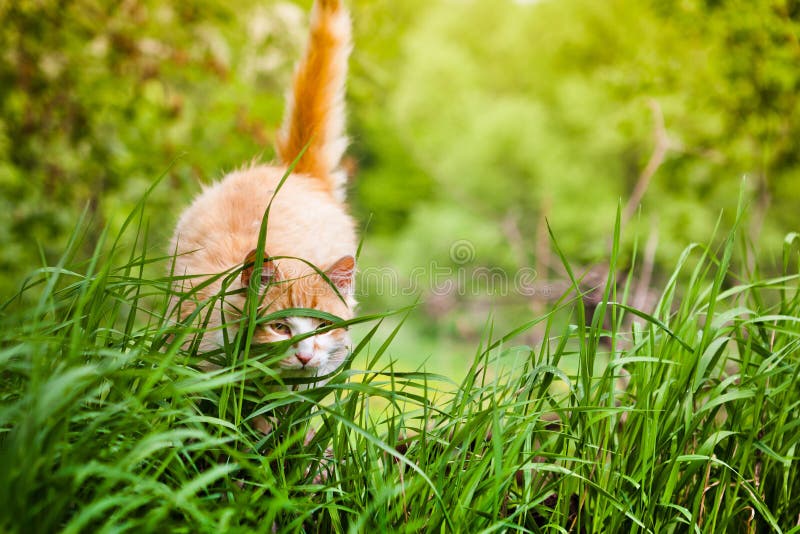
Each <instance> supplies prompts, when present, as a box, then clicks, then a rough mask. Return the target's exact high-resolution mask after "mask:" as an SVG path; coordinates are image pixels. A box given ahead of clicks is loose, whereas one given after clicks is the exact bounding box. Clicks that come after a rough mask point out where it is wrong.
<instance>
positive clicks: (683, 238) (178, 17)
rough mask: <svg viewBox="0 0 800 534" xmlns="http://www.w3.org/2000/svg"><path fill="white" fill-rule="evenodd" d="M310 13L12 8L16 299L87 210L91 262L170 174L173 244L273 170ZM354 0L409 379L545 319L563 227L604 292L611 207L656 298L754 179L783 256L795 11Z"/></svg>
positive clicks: (561, 0) (160, 241)
mask: <svg viewBox="0 0 800 534" xmlns="http://www.w3.org/2000/svg"><path fill="white" fill-rule="evenodd" d="M310 4H311V2H310V1H297V2H294V1H288V0H259V1H255V0H237V1H236V2H229V1H224V0H123V1H121V2H116V1H115V2H111V1H102V0H0V266H1V267H2V272H3V277H2V280H0V295H2V296H3V298H4V299H5V298H6V297H7V296H10V295H12V294H13V292H14V291H15V290H16V289H17V288H18V287H19V286H20V284H21V282H22V280H23V278H24V276H25V274H26V273H28V272H30V271H31V270H33V269H35V268H37V267H40V266H42V265H43V264H45V263H52V262H55V261H57V259H58V257H59V256H60V255H61V253H62V251H63V250H64V247H65V243H66V241H67V239H68V236H69V235H70V234H71V233H72V232H73V230H74V228H75V225H76V222H77V221H78V219H79V216H80V214H81V212H82V211H83V210H87V211H88V214H89V215H90V216H91V219H92V225H91V228H92V230H90V235H89V236H88V239H87V240H86V247H87V253H88V250H90V249H91V245H92V243H93V242H94V241H96V239H97V236H98V235H99V232H100V231H101V229H102V228H104V227H109V228H110V230H111V232H112V235H113V232H114V231H115V230H117V229H119V227H120V225H121V223H122V221H123V220H124V218H125V216H127V214H128V213H129V212H130V211H131V209H132V208H133V207H134V205H135V204H136V202H137V201H139V199H140V198H141V197H142V195H143V193H144V192H145V190H146V189H147V188H148V187H149V186H150V185H151V184H153V183H154V182H155V181H156V180H157V179H158V178H159V176H162V175H164V180H163V181H162V182H161V183H160V184H159V185H158V186H157V187H156V189H155V190H154V192H153V194H152V196H151V199H150V201H149V204H148V207H147V214H148V217H149V220H150V228H149V242H150V243H152V250H153V255H154V256H157V255H159V254H164V253H166V252H167V251H166V247H167V242H168V239H169V236H170V233H171V228H172V226H173V224H174V222H175V220H176V217H177V215H178V214H179V213H180V211H181V209H182V208H183V207H185V206H186V205H187V204H188V203H189V201H190V200H191V198H192V196H193V195H194V194H195V193H196V192H198V191H199V189H200V187H201V185H202V184H205V183H209V182H211V181H213V180H215V179H218V178H221V177H222V176H223V175H224V173H225V172H227V171H230V170H232V169H235V168H237V167H239V166H241V165H242V164H243V163H244V162H248V161H250V160H252V159H253V158H254V157H259V158H261V159H262V160H264V161H269V160H270V159H271V158H272V156H273V151H272V147H271V145H272V141H273V136H274V133H275V130H276V128H277V126H278V125H279V123H280V120H281V115H282V110H283V95H284V91H285V89H286V88H287V87H288V84H289V80H290V76H291V70H292V65H293V64H294V62H295V61H296V60H297V58H298V57H299V56H300V54H301V51H302V48H303V46H304V43H305V39H306V25H307V12H308V9H309V7H310ZM348 4H349V5H350V6H351V9H352V12H353V19H354V28H355V50H354V53H353V56H352V60H351V74H350V78H349V86H348V106H349V132H350V135H351V139H352V143H351V147H350V150H349V152H348V156H347V158H346V161H345V165H346V168H347V169H348V171H349V172H350V174H351V193H350V199H351V200H350V201H351V205H352V210H353V212H354V214H355V215H356V216H357V218H358V220H359V221H360V222H361V224H362V228H363V231H362V234H363V248H362V253H361V257H360V268H361V271H362V272H361V276H362V280H361V283H360V290H359V292H360V294H359V298H360V300H361V302H362V308H361V311H363V312H374V311H385V310H391V309H397V308H400V307H402V306H404V305H408V304H413V303H415V302H416V303H418V305H417V308H416V309H415V310H414V311H413V312H412V313H411V315H410V316H409V318H408V320H407V321H406V324H405V326H404V327H403V329H402V330H401V333H400V335H399V339H398V340H397V342H396V343H395V344H394V345H393V349H392V354H391V355H392V357H393V358H395V359H396V360H397V361H398V365H399V367H400V368H403V369H414V368H416V367H418V366H420V365H425V367H426V368H427V369H428V370H432V371H440V372H446V373H450V374H459V373H461V372H463V370H464V368H465V366H466V365H467V363H468V362H470V361H471V359H472V356H473V355H474V352H475V349H476V347H477V346H478V344H479V343H480V340H481V339H484V338H485V336H486V335H487V329H489V328H493V329H494V331H495V332H504V331H506V330H508V329H510V328H513V327H514V326H518V325H520V324H522V323H524V322H525V321H528V320H530V319H532V318H534V317H537V316H540V315H542V314H543V313H545V312H546V310H547V309H548V308H549V307H550V306H551V305H552V304H553V302H554V301H555V300H556V299H557V298H558V297H559V296H560V295H561V294H562V293H563V292H564V291H565V290H566V288H567V285H566V282H565V280H566V277H565V271H564V269H563V267H562V266H561V262H560V259H559V256H558V255H557V254H556V252H555V251H554V248H553V246H552V242H551V239H550V236H549V234H548V228H547V224H546V222H545V221H548V222H549V225H550V227H551V228H552V232H553V234H554V236H555V239H556V242H557V243H558V246H559V247H560V248H561V250H562V251H563V253H564V255H565V256H566V257H567V258H568V259H569V261H570V263H571V264H572V265H573V268H574V269H575V271H576V273H577V274H578V275H585V276H586V281H587V283H589V285H591V281H592V279H593V277H595V278H597V277H600V278H602V276H603V270H602V266H603V264H604V262H607V259H608V256H609V246H610V245H609V243H610V240H611V237H612V235H613V229H614V221H615V217H616V213H617V211H618V210H619V211H620V213H621V217H622V220H623V223H624V224H623V226H624V231H623V236H622V245H623V247H622V255H621V257H622V260H621V267H622V268H623V270H624V269H625V268H626V267H627V266H629V265H631V264H632V263H634V261H635V262H636V263H637V265H640V267H639V268H638V269H637V271H636V275H635V280H633V281H632V287H633V288H634V289H635V291H634V298H635V299H636V303H638V304H639V305H641V306H643V307H646V306H647V305H648V302H650V301H651V300H652V299H653V298H654V297H653V295H654V294H657V293H658V291H659V290H658V289H657V288H659V287H660V286H661V287H663V283H664V281H665V280H666V278H667V277H668V276H669V274H670V273H671V271H672V269H673V268H674V266H675V264H676V262H677V260H678V258H679V256H680V254H681V252H682V250H683V249H684V248H685V247H687V246H688V245H689V244H690V243H692V242H700V243H709V242H712V243H713V242H714V240H720V239H721V238H722V237H724V234H725V232H726V231H727V230H728V229H730V227H731V224H732V221H733V219H734V217H735V213H736V205H737V202H738V199H739V196H740V193H743V194H744V195H745V196H746V198H747V199H748V203H749V215H748V217H747V219H746V221H745V223H746V227H745V228H744V230H745V232H744V234H745V235H747V236H749V238H750V240H751V242H752V247H753V248H754V250H755V251H756V252H757V254H758V256H759V260H760V261H761V262H762V265H763V266H765V268H766V269H767V270H769V269H770V265H776V264H777V261H778V260H777V258H778V253H779V250H780V246H781V243H782V240H783V237H784V235H785V234H786V233H787V232H789V231H796V230H800V210H799V209H798V207H800V166H799V165H798V159H799V158H800V150H799V148H800V147H799V146H798V144H799V143H800V141H799V140H800V120H798V119H800V106H798V102H797V95H798V93H799V92H800V69H798V65H800V42H799V41H798V38H799V37H800V1H796V0H604V1H597V0H539V1H534V0H527V1H522V0H518V1H512V0H403V1H402V2H398V1H396V0H350V1H349V2H348ZM717 225H719V227H720V229H721V231H717V232H716V233H715V227H717ZM162 265H165V264H162ZM597 266H600V268H598V267H597ZM160 269H161V266H159V267H157V268H156V269H155V270H154V274H153V275H154V276H158V275H161V274H163V272H162V271H161V270H160ZM164 269H165V267H164ZM565 320H566V318H565ZM537 335H541V332H536V330H535V329H534V330H533V331H531V332H530V333H529V334H527V336H528V337H529V338H530V342H531V343H535V342H536V336H537Z"/></svg>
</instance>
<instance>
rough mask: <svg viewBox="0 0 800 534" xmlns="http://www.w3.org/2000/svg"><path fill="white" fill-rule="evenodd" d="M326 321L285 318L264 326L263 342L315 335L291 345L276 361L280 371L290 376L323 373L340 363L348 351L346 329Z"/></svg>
mask: <svg viewBox="0 0 800 534" xmlns="http://www.w3.org/2000/svg"><path fill="white" fill-rule="evenodd" d="M329 326H331V323H330V322H329V321H325V320H322V319H317V318H313V317H287V318H285V319H280V320H278V321H273V322H270V323H268V324H267V325H266V326H265V327H264V328H263V333H262V336H261V338H262V339H263V340H264V341H268V342H276V341H286V340H287V339H290V338H292V337H297V336H303V335H304V334H309V333H314V332H317V331H319V333H317V334H314V335H312V336H310V337H305V338H303V339H301V340H300V341H298V342H296V343H294V344H292V345H291V347H290V348H289V350H287V351H286V354H285V355H284V358H283V359H282V360H281V361H280V362H279V363H278V366H279V367H280V370H281V371H282V372H283V371H285V373H283V374H287V375H292V376H316V375H324V374H327V373H330V372H332V371H333V370H335V369H336V368H337V367H339V365H341V364H342V362H343V361H344V359H345V358H347V355H348V354H349V353H350V350H351V346H352V344H351V340H350V333H349V332H348V331H347V330H346V329H345V328H335V329H330V328H327V327H329Z"/></svg>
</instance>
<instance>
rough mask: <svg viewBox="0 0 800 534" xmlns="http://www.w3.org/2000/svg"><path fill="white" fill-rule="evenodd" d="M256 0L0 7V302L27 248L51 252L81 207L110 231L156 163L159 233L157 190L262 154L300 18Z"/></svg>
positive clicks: (162, 209)
mask: <svg viewBox="0 0 800 534" xmlns="http://www.w3.org/2000/svg"><path fill="white" fill-rule="evenodd" d="M256 4H257V3H255V2H237V3H236V6H234V5H233V4H226V3H220V2H209V1H205V0H198V1H192V2H161V1H137V2H127V3H124V4H122V5H118V4H117V3H113V2H105V1H102V0H76V1H70V2H57V1H55V0H53V1H42V2H27V1H24V2H4V3H3V4H2V5H0V48H2V50H3V51H4V53H3V54H2V56H0V198H1V199H2V200H0V202H2V206H0V229H2V230H0V266H2V268H3V271H4V272H5V273H7V275H9V277H8V279H4V281H3V283H2V284H0V289H2V290H3V293H4V294H7V293H8V291H9V290H10V289H11V288H13V287H14V286H15V285H16V280H15V279H16V278H17V277H18V276H19V275H20V274H21V273H23V272H27V271H28V270H29V269H30V268H32V267H34V266H36V265H38V264H40V262H41V260H40V257H39V255H40V252H39V250H38V249H39V247H42V248H43V251H42V252H43V253H44V255H45V257H46V258H47V260H48V261H53V260H54V259H55V257H57V256H55V255H56V254H57V253H58V251H59V250H61V248H62V247H63V245H64V242H65V238H66V237H67V236H68V235H69V234H70V233H71V231H72V229H73V227H74V221H75V220H76V218H77V216H78V215H79V214H80V213H81V211H82V209H83V208H84V206H87V205H88V207H89V210H90V212H91V214H92V216H93V217H95V218H97V219H98V220H99V222H100V223H102V221H105V220H107V221H109V222H110V223H111V224H112V227H115V226H116V225H118V224H119V223H120V222H121V221H120V214H121V213H126V212H127V211H128V210H129V209H130V207H131V206H132V205H133V204H134V203H135V202H137V201H138V199H139V197H140V196H141V194H142V192H143V191H144V190H145V189H146V188H147V185H148V184H149V183H151V182H152V180H153V179H154V178H155V177H157V176H159V175H161V174H162V173H163V172H164V171H166V170H167V169H169V180H168V181H167V182H166V184H165V190H163V191H162V192H161V194H160V195H159V196H158V198H157V202H156V203H155V206H154V207H155V208H156V212H157V213H161V214H162V216H161V218H159V219H157V223H158V226H159V227H163V226H166V227H167V228H168V227H169V226H170V225H171V224H172V223H173V221H172V218H173V217H172V216H171V213H172V212H174V211H175V210H176V209H177V205H176V203H175V202H173V200H172V199H173V198H174V195H171V194H170V192H172V191H175V190H178V191H181V192H182V194H181V195H179V197H180V196H185V197H186V198H188V196H189V195H188V190H190V189H195V188H196V184H197V182H198V181H208V180H209V179H210V178H215V177H218V176H220V174H221V171H220V169H221V168H224V167H227V168H232V167H235V166H239V165H242V164H243V163H244V162H246V161H249V160H250V159H252V158H253V157H254V156H256V155H258V154H259V153H263V152H264V151H265V147H266V146H268V145H269V139H270V136H271V131H272V129H271V127H268V126H265V124H277V123H278V121H279V120H280V114H281V109H282V106H283V102H282V100H283V99H282V91H283V89H282V87H284V86H285V83H286V82H287V80H288V74H289V69H290V66H291V64H292V62H293V61H294V58H295V57H296V55H297V54H298V53H299V49H300V45H301V43H302V40H303V35H302V34H303V24H302V20H303V17H302V12H301V11H300V9H299V8H298V7H296V6H293V5H292V4H287V3H285V2H283V3H281V2H267V3H266V4H265V3H264V2H260V3H258V4H260V5H256ZM187 153H189V154H190V155H189V157H184V155H185V154H187ZM265 156H267V157H269V156H270V154H269V152H267V153H266V154H265ZM176 158H177V161H176ZM173 162H174V164H172V163H173ZM166 233H167V232H166V231H165V232H164V234H165V235H166ZM159 237H162V238H164V240H165V239H166V238H165V236H159Z"/></svg>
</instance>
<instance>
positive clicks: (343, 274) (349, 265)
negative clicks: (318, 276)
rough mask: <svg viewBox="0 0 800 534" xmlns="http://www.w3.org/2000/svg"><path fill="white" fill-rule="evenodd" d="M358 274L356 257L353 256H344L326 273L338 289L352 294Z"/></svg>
mask: <svg viewBox="0 0 800 534" xmlns="http://www.w3.org/2000/svg"><path fill="white" fill-rule="evenodd" d="M355 274H356V259H355V258H354V257H353V256H342V257H341V258H339V259H338V260H336V262H335V263H334V264H333V265H331V266H330V267H329V268H328V270H327V271H325V275H326V276H327V277H328V278H329V279H330V281H331V282H333V285H334V286H336V289H338V290H339V291H341V292H342V293H346V294H350V293H351V292H352V290H353V282H354V279H355Z"/></svg>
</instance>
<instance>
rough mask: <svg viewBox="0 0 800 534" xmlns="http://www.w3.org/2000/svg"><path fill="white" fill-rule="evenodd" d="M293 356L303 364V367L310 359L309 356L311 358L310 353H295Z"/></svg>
mask: <svg viewBox="0 0 800 534" xmlns="http://www.w3.org/2000/svg"><path fill="white" fill-rule="evenodd" d="M295 357H296V358H297V359H298V360H299V361H300V363H302V364H303V367H305V366H306V364H308V362H310V361H311V358H313V356H312V355H311V354H303V353H302V352H297V353H295Z"/></svg>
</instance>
